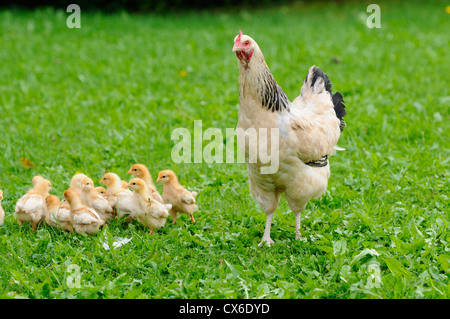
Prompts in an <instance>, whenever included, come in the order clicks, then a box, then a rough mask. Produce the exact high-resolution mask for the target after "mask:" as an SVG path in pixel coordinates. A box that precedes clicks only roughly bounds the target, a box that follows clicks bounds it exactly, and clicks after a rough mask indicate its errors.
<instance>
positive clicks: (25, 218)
mask: <svg viewBox="0 0 450 319" xmlns="http://www.w3.org/2000/svg"><path fill="white" fill-rule="evenodd" d="M51 185H52V183H51V182H50V181H49V180H46V179H45V178H43V177H42V176H35V177H33V188H31V189H30V190H29V191H28V192H27V193H26V194H25V195H24V196H22V197H21V198H19V200H18V201H17V203H16V209H15V215H16V218H17V223H18V224H19V226H21V225H22V224H23V223H27V222H30V223H31V227H33V229H36V228H37V226H38V224H39V223H41V222H42V221H43V220H44V218H45V209H46V205H45V198H46V197H47V196H48V195H49V194H48V192H49V191H50V190H51V189H52V187H51Z"/></svg>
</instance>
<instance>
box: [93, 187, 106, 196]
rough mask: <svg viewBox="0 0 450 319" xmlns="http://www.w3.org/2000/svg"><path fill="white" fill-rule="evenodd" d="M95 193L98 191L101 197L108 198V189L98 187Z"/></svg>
mask: <svg viewBox="0 0 450 319" xmlns="http://www.w3.org/2000/svg"><path fill="white" fill-rule="evenodd" d="M95 191H96V192H97V193H98V194H99V195H101V196H103V197H105V198H106V188H104V187H101V186H98V187H96V188H95Z"/></svg>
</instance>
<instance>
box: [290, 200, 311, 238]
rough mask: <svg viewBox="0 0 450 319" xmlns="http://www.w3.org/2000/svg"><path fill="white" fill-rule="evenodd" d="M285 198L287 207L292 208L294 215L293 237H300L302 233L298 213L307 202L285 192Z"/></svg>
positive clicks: (299, 213)
mask: <svg viewBox="0 0 450 319" xmlns="http://www.w3.org/2000/svg"><path fill="white" fill-rule="evenodd" d="M286 199H287V201H288V204H289V207H290V208H291V209H292V211H293V212H294V215H295V239H302V234H301V233H300V215H301V212H302V211H303V210H304V209H305V206H306V204H307V202H306V201H305V200H304V199H303V198H302V199H295V198H293V197H291V196H289V194H288V193H287V192H286Z"/></svg>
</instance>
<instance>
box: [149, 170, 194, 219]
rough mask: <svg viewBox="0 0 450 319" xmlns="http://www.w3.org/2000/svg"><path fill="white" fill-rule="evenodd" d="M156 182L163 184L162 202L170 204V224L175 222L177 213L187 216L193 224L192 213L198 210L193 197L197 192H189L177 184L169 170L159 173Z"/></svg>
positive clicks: (176, 179)
mask: <svg viewBox="0 0 450 319" xmlns="http://www.w3.org/2000/svg"><path fill="white" fill-rule="evenodd" d="M156 182H162V183H163V194H162V197H163V200H164V203H165V204H172V209H171V210H170V211H169V213H170V215H171V216H172V224H175V222H176V221H177V213H184V214H188V215H189V216H190V217H191V220H192V222H193V223H195V220H194V216H193V214H194V212H195V211H196V210H197V209H198V206H197V205H196V203H195V196H197V192H190V191H188V190H186V189H185V188H184V187H183V186H182V185H181V184H180V183H179V182H178V178H177V176H176V175H175V173H174V172H173V171H171V170H164V171H161V172H159V175H158V179H157V180H156Z"/></svg>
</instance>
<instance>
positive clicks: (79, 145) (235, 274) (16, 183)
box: [0, 1, 450, 298]
mask: <svg viewBox="0 0 450 319" xmlns="http://www.w3.org/2000/svg"><path fill="white" fill-rule="evenodd" d="M368 3H370V2H368ZM368 3H348V4H343V5H339V6H338V5H336V4H327V3H321V4H308V5H306V4H305V5H301V4H297V5H293V6H290V7H283V8H278V9H277V8H271V9H258V10H244V11H241V12H226V11H224V12H214V13H208V12H202V13H188V14H180V15H175V14H169V15H129V14H125V13H120V14H114V15H102V14H95V13H83V12H82V21H81V25H82V28H81V29H68V28H67V27H66V17H67V14H66V13H65V12H64V11H63V10H60V11H56V12H54V11H52V10H38V11H33V12H21V11H18V12H16V11H8V10H6V11H0V43H1V50H0V65H1V69H0V75H1V76H0V114H1V116H0V127H1V128H2V133H1V134H0V142H1V143H0V189H2V190H3V191H4V196H5V200H3V202H2V205H3V207H4V209H5V211H6V212H7V216H6V220H5V224H4V225H3V226H0V264H1V267H0V297H1V298H23V297H25V298H448V297H449V295H450V286H449V272H450V253H449V249H450V247H449V242H450V237H449V233H448V230H449V207H448V190H449V172H448V164H449V155H450V154H449V148H448V146H449V120H450V116H449V105H450V87H449V80H450V79H449V74H450V63H449V61H450V50H449V47H450V42H449V41H450V40H449V37H448V30H449V29H450V15H449V14H446V12H445V7H446V5H448V3H446V2H445V1H428V2H426V3H422V2H411V1H408V2H406V1H405V2H400V1H393V2H386V3H385V2H382V3H381V19H382V20H381V23H382V28H381V29H368V28H367V27H366V25H365V18H366V17H367V15H368V14H367V13H366V7H367V4H368ZM239 29H242V30H243V32H244V33H247V34H249V35H251V36H252V37H253V38H254V39H255V40H256V41H257V42H258V44H259V46H260V47H261V49H262V51H263V53H264V55H265V57H266V60H267V63H268V65H269V67H270V68H271V70H272V73H273V74H274V76H275V78H276V80H277V81H278V83H279V84H280V85H281V86H282V87H283V88H284V90H285V91H286V93H287V94H288V96H289V97H290V98H291V99H293V98H294V97H296V96H297V95H298V94H299V90H300V86H301V84H302V81H303V79H304V77H305V74H306V72H307V70H308V68H309V67H310V66H311V65H312V64H316V65H318V66H320V67H321V68H322V69H323V70H324V71H325V72H326V73H327V74H328V75H329V76H330V78H331V81H332V82H333V87H334V89H335V90H338V91H340V92H341V93H342V94H343V96H344V98H345V101H346V104H347V110H348V115H347V117H346V122H347V128H346V130H345V131H344V132H343V135H342V137H341V140H340V142H339V146H341V147H344V148H346V151H345V152H340V153H339V154H338V155H337V156H335V157H333V158H332V159H331V171H332V173H331V179H330V182H329V186H328V191H327V193H326V194H325V195H324V196H323V197H322V198H321V199H319V200H312V201H311V202H310V203H309V204H308V206H307V208H306V209H305V211H304V213H303V214H302V229H301V231H302V234H303V237H304V238H305V239H306V240H305V241H296V240H295V239H294V216H293V214H292V212H290V210H289V207H288V205H287V203H286V201H285V199H284V198H283V199H282V202H281V204H280V207H279V208H278V209H277V212H276V214H275V218H274V221H273V226H272V239H273V240H274V241H275V244H274V245H273V246H272V247H271V248H267V247H261V248H259V247H258V243H259V241H260V240H261V237H262V233H263V230H264V222H265V215H264V214H263V213H262V211H261V210H260V209H259V208H258V206H257V204H256V202H255V201H253V200H252V199H251V197H250V194H249V190H248V180H247V173H246V169H245V165H244V164H205V163H203V164H183V163H181V164H175V163H173V162H172V160H171V149H172V147H173V145H174V143H175V142H173V141H171V139H170V137H171V132H172V131H173V130H174V129H175V128H178V127H186V128H188V129H189V130H190V131H191V132H193V121H194V120H202V121H203V127H204V129H205V128H208V127H218V128H221V129H222V130H223V132H225V128H227V127H230V128H233V127H235V125H236V123H237V112H238V83H237V77H238V69H237V62H236V57H235V56H234V54H233V53H232V52H231V48H232V45H233V39H234V36H235V35H236V34H237V32H238V30H239ZM333 57H337V58H338V59H339V61H340V62H335V61H333ZM183 70H184V71H186V76H182V75H180V72H181V71H183ZM182 73H183V72H182ZM21 158H27V159H28V160H30V161H31V162H32V163H33V164H34V166H33V167H31V168H27V167H26V166H25V165H24V164H23V163H22V162H21V160H20V159H21ZM135 162H142V163H145V164H147V165H148V167H149V168H150V170H151V172H152V174H153V177H154V178H155V177H156V175H157V172H158V171H160V170H163V169H173V170H174V171H175V172H176V173H177V174H178V175H179V178H180V181H181V182H182V184H184V185H186V186H187V187H188V188H190V189H192V190H197V191H199V195H198V202H199V206H200V210H199V212H198V213H197V214H196V215H195V218H196V221H197V223H196V224H192V223H191V222H190V220H189V218H187V216H185V215H182V216H180V218H179V219H178V221H177V224H176V225H171V223H170V219H169V221H168V223H167V225H166V227H165V228H163V229H161V230H159V231H158V232H157V234H155V235H153V236H149V235H148V230H146V229H144V228H143V227H142V226H141V225H139V224H138V223H132V224H126V223H121V222H119V221H114V222H112V223H110V224H108V225H107V227H106V228H105V229H104V230H103V231H102V232H100V233H98V234H96V235H94V236H91V237H87V236H79V235H70V234H65V233H63V232H61V231H58V230H55V229H52V228H50V227H46V226H41V227H40V228H39V229H38V231H37V232H36V233H33V232H32V229H31V227H30V226H29V225H25V226H23V227H20V228H19V226H18V225H17V223H16V221H15V219H14V216H13V214H12V212H13V211H14V206H15V202H16V200H17V199H18V198H19V197H20V196H21V195H23V194H24V193H25V192H26V191H27V189H28V188H29V187H30V185H31V178H32V176H33V175H36V174H41V175H43V176H44V177H46V178H48V179H50V180H51V181H52V183H53V191H52V193H53V194H56V195H59V196H60V197H61V195H62V193H63V191H64V190H65V189H66V188H67V187H68V183H69V180H70V177H71V176H72V175H73V174H75V173H76V172H77V171H78V172H83V173H85V174H87V175H89V176H91V177H92V178H93V179H94V181H95V182H97V181H98V180H99V179H100V177H101V176H102V174H103V172H104V170H105V167H107V168H108V169H109V170H110V171H113V172H116V173H118V174H119V175H120V176H121V177H122V178H123V179H129V178H130V176H127V175H126V172H127V170H128V168H129V167H130V166H131V164H133V163H135ZM158 188H159V190H160V191H162V188H161V185H158ZM113 237H128V238H131V237H133V240H132V241H131V242H129V243H128V244H126V245H124V246H122V247H121V248H119V249H113V250H105V249H104V248H103V247H102V242H103V241H105V240H107V241H111V240H112V238H113ZM71 264H75V265H78V266H79V267H80V270H81V288H80V289H77V288H70V287H68V285H67V278H68V276H70V275H71V273H70V272H68V271H67V267H68V266H69V265H71ZM378 270H379V272H378ZM374 274H375V275H376V276H375V277H377V280H380V281H381V283H380V285H370V283H371V275H374ZM373 282H376V281H373Z"/></svg>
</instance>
